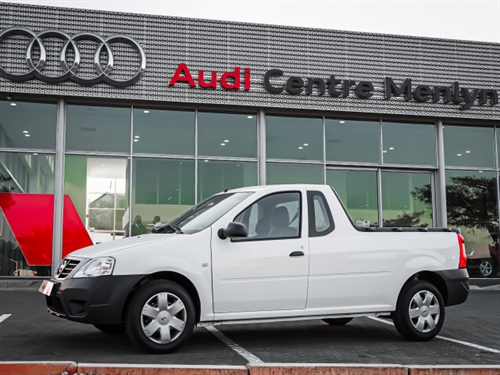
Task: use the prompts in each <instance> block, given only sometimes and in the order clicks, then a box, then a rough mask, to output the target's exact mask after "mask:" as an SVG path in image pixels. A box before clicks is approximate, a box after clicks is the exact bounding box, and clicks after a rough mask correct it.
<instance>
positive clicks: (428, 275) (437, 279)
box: [398, 271, 448, 306]
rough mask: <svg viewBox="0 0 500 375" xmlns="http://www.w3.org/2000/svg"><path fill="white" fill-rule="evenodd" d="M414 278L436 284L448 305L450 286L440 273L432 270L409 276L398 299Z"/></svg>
mask: <svg viewBox="0 0 500 375" xmlns="http://www.w3.org/2000/svg"><path fill="white" fill-rule="evenodd" d="M412 280H422V281H428V282H429V283H431V284H432V285H434V286H435V287H436V288H437V289H438V290H439V293H441V296H442V297H443V300H444V304H445V306H447V305H448V287H447V286H446V282H445V281H444V279H443V278H442V277H441V276H440V275H439V274H437V273H436V272H432V271H420V272H417V273H415V274H414V275H412V276H411V277H410V278H408V280H406V282H405V283H404V284H403V286H402V287H401V289H400V291H399V295H398V300H399V297H400V296H401V291H402V290H403V289H404V287H405V286H406V285H407V284H408V283H409V282H410V281H412Z"/></svg>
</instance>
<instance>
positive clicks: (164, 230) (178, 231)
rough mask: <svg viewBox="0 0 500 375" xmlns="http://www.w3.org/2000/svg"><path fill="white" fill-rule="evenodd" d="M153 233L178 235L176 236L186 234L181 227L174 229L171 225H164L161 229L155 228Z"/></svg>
mask: <svg viewBox="0 0 500 375" xmlns="http://www.w3.org/2000/svg"><path fill="white" fill-rule="evenodd" d="M151 233H176V234H184V232H183V231H182V230H181V229H180V228H179V227H174V226H172V225H170V224H165V225H162V226H161V227H159V228H153V230H152V231H151Z"/></svg>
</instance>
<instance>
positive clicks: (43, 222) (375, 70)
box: [0, 3, 500, 277]
mask: <svg viewBox="0 0 500 375" xmlns="http://www.w3.org/2000/svg"><path fill="white" fill-rule="evenodd" d="M0 14H1V17H0V207H1V212H0V246H1V248H0V267H1V268H0V276H9V277H10V276H13V277H14V276H34V277H36V276H47V275H48V274H49V272H50V267H51V266H52V267H54V266H55V265H57V264H58V263H59V261H60V259H61V257H62V256H64V255H66V254H67V253H69V252H71V251H73V250H76V249H78V248H80V247H82V246H85V245H88V244H92V243H98V242H105V241H113V240H118V239H120V238H123V237H125V236H129V235H134V234H136V233H137V232H135V230H136V228H137V227H138V225H136V221H137V220H138V219H141V221H142V225H143V227H144V228H145V229H143V231H146V232H149V231H151V229H152V228H153V225H154V223H155V222H156V221H161V222H163V223H165V222H168V221H169V220H170V219H172V218H174V217H175V216H177V215H178V214H179V213H180V212H182V211H184V210H185V209H187V208H189V207H191V206H192V205H194V204H196V203H197V202H200V201H201V200H203V199H205V198H207V197H208V196H210V195H211V194H214V193H217V192H219V191H222V190H225V189H231V188H235V187H241V186H253V185H264V184H279V183H312V184H329V185H331V186H333V187H334V188H335V190H336V191H337V193H338V195H339V196H340V198H341V199H342V201H343V203H344V205H345V207H346V210H347V211H348V213H349V214H350V216H351V217H352V219H353V221H354V222H356V223H357V224H358V225H361V226H389V227H402V226H427V227H445V226H450V227H459V228H461V230H462V233H463V234H464V237H465V241H466V248H467V253H468V255H469V258H470V262H469V263H470V264H469V265H470V271H471V272H470V273H471V275H472V276H478V277H493V276H495V275H497V272H498V270H499V259H498V237H499V225H498V224H499V202H500V199H499V173H500V104H499V103H498V100H499V98H498V97H499V94H500V44H498V43H486V42H476V41H461V40H447V39H433V38H423V37H413V36H400V35H385V34H372V33H360V32H351V31H337V30H323V29H309V28H299V27H288V26H276V25H262V24H250V23H237V22H229V21H214V20H200V19H189V18H177V17H166V16H156V15H141V14H125V13H118V12H104V11H91V10H81V9H69V8H59V7H57V8H55V7H46V6H35V5H23V4H11V3H0ZM141 228H142V226H141Z"/></svg>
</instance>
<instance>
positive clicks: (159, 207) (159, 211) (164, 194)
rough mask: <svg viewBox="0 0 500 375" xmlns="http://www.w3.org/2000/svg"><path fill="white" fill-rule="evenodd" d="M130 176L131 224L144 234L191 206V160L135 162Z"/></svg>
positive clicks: (192, 162) (192, 197) (141, 160)
mask: <svg viewBox="0 0 500 375" xmlns="http://www.w3.org/2000/svg"><path fill="white" fill-rule="evenodd" d="M133 175H134V176H133V187H132V202H133V205H132V218H133V222H134V223H137V221H138V220H140V221H141V223H142V225H144V227H145V229H146V230H147V231H148V232H150V231H151V229H153V226H154V224H155V223H156V222H158V221H159V222H161V223H167V222H169V221H170V220H172V219H173V218H174V217H176V216H178V215H179V214H180V213H181V212H183V211H185V210H187V209H188V208H189V207H191V206H192V205H194V203H195V201H194V160H174V159H146V158H141V159H137V158H136V159H134V168H133ZM137 216H140V218H138V217H137ZM136 227H137V225H136ZM132 229H133V231H132V234H133V235H134V234H135V233H137V232H136V231H135V230H134V228H133V227H132ZM134 232H135V233H134Z"/></svg>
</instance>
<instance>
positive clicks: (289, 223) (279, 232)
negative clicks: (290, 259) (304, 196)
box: [232, 191, 302, 242]
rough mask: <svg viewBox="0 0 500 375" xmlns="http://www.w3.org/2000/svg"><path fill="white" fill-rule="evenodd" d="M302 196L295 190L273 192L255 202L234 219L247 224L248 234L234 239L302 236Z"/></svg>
mask: <svg viewBox="0 0 500 375" xmlns="http://www.w3.org/2000/svg"><path fill="white" fill-rule="evenodd" d="M300 198H301V197H300V193H299V192H295V191H294V192H286V193H277V194H271V195H268V196H266V197H264V198H261V199H260V200H258V201H257V202H255V203H253V204H252V205H251V206H249V207H248V208H246V209H245V210H244V211H242V212H241V213H240V214H239V215H238V216H236V217H235V218H234V220H233V221H237V222H240V223H243V224H245V225H246V227H247V228H248V236H247V237H245V238H238V239H236V238H233V239H232V241H235V242H238V241H248V240H270V239H283V238H298V237H300V228H301V222H302V221H301V204H300V202H301V199H300Z"/></svg>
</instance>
